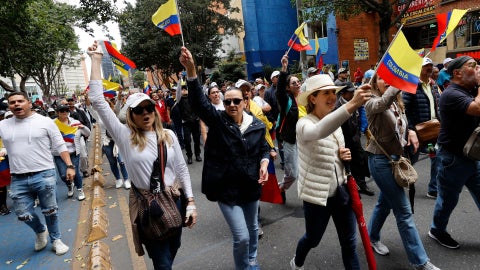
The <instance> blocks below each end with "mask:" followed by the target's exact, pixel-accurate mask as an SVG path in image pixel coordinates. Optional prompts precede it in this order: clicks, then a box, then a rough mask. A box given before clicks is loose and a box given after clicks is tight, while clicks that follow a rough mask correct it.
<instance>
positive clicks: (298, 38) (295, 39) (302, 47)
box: [288, 22, 312, 52]
mask: <svg viewBox="0 0 480 270" xmlns="http://www.w3.org/2000/svg"><path fill="white" fill-rule="evenodd" d="M306 24H307V23H306V22H303V23H302V24H301V25H300V26H299V27H298V28H297V29H295V32H294V33H293V35H292V37H290V40H289V41H288V46H289V47H292V49H294V50H295V51H298V52H299V51H309V50H312V46H310V42H308V39H307V38H305V35H304V34H303V28H305V25H306Z"/></svg>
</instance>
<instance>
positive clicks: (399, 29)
mask: <svg viewBox="0 0 480 270" xmlns="http://www.w3.org/2000/svg"><path fill="white" fill-rule="evenodd" d="M402 28H403V23H402V25H400V28H398V30H397V33H396V34H395V36H394V37H393V39H392V41H391V42H390V44H389V45H388V48H387V50H386V51H385V52H384V53H383V56H382V59H380V61H379V62H378V64H377V66H376V67H375V71H374V74H377V69H378V66H379V65H380V63H382V62H383V59H385V56H386V55H387V53H388V51H389V50H390V47H392V44H393V42H394V41H395V39H397V36H398V34H399V33H400V31H402ZM372 79H373V76H372V77H371V78H370V80H369V81H368V84H370V83H371V82H372Z"/></svg>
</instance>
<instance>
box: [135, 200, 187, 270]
mask: <svg viewBox="0 0 480 270" xmlns="http://www.w3.org/2000/svg"><path fill="white" fill-rule="evenodd" d="M176 203H177V208H178V209H180V206H181V202H180V200H177V201H176ZM140 237H141V236H140ZM181 241H182V230H179V231H178V233H176V234H174V235H172V236H171V237H169V238H167V239H165V240H161V241H148V240H145V239H142V243H143V244H144V245H145V249H146V250H147V253H148V257H150V258H151V259H152V262H153V268H154V269H155V270H171V269H172V265H173V260H174V259H175V256H176V255H177V251H178V249H179V248H180V245H181Z"/></svg>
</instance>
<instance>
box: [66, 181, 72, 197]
mask: <svg viewBox="0 0 480 270" xmlns="http://www.w3.org/2000/svg"><path fill="white" fill-rule="evenodd" d="M67 188H68V191H67V196H68V198H71V197H73V183H70V184H67Z"/></svg>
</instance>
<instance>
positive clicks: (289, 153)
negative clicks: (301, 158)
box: [280, 141, 298, 190]
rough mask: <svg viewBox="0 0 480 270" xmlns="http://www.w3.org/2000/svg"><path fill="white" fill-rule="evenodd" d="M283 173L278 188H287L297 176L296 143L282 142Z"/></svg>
mask: <svg viewBox="0 0 480 270" xmlns="http://www.w3.org/2000/svg"><path fill="white" fill-rule="evenodd" d="M283 155H284V167H285V174H284V175H283V181H282V182H281V183H280V188H282V189H285V190H286V189H289V188H290V186H291V185H292V184H293V183H294V182H295V180H296V179H297V177H298V149H297V144H296V143H295V144H291V143H288V142H285V141H284V142H283Z"/></svg>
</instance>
